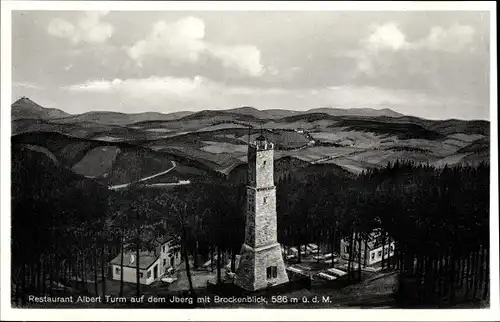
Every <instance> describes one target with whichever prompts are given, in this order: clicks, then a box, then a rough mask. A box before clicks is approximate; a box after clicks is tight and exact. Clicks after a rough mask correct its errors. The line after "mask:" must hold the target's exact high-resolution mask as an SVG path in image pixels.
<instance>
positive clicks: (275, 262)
mask: <svg viewBox="0 0 500 322" xmlns="http://www.w3.org/2000/svg"><path fill="white" fill-rule="evenodd" d="M287 282H288V275H287V273H286V270H285V263H284V262H283V255H282V253H281V245H280V244H279V243H275V244H271V245H267V246H264V247H260V248H255V249H254V248H252V247H250V246H248V245H247V244H243V246H242V247H241V256H240V263H239V265H238V269H237V270H236V278H235V280H234V284H235V285H236V286H238V287H241V288H243V289H245V290H247V291H256V290H261V289H265V288H267V287H272V286H276V285H280V284H284V283H287Z"/></svg>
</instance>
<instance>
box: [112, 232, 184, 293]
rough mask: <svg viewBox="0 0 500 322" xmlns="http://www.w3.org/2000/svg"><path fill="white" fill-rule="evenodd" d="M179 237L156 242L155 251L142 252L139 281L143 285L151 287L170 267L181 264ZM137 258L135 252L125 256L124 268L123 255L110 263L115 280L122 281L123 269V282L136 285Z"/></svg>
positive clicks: (140, 255)
mask: <svg viewBox="0 0 500 322" xmlns="http://www.w3.org/2000/svg"><path fill="white" fill-rule="evenodd" d="M179 241H180V238H179V237H167V238H162V239H157V240H156V241H155V243H156V248H155V250H154V251H150V252H148V251H141V252H140V253H139V270H140V271H139V281H140V283H141V284H145V285H149V284H151V283H153V282H154V281H156V280H158V279H159V278H160V277H161V276H163V275H165V274H166V272H167V270H168V269H169V268H170V267H174V268H175V267H176V266H178V265H179V264H180V263H181V246H180V244H179ZM136 261H137V258H136V253H135V251H129V252H125V253H124V254H123V267H121V253H120V254H118V256H116V257H115V258H113V260H111V262H110V266H111V269H112V277H113V279H114V280H118V281H119V280H120V279H121V270H122V269H123V281H124V282H129V283H136V281H137V277H136V267H137V262H136Z"/></svg>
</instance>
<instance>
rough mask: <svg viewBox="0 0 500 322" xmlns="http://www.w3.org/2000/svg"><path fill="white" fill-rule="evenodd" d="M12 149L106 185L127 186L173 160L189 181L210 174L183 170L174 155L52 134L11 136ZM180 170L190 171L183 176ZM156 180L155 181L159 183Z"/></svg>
mask: <svg viewBox="0 0 500 322" xmlns="http://www.w3.org/2000/svg"><path fill="white" fill-rule="evenodd" d="M12 146H13V147H16V148H23V149H25V150H26V149H27V150H30V151H34V152H38V153H43V154H44V155H45V156H50V157H49V159H50V160H51V161H52V162H53V163H54V164H56V165H57V166H58V167H61V168H64V169H66V171H70V172H72V173H74V174H75V175H80V176H82V177H87V178H91V179H95V180H97V181H98V182H100V183H102V184H106V185H109V184H113V185H114V184H123V183H128V182H132V181H135V180H138V179H140V178H143V177H147V176H151V175H153V174H156V173H158V172H162V171H165V170H167V169H169V168H171V167H172V160H174V159H175V160H177V162H179V163H181V164H180V165H179V167H178V169H176V172H177V177H179V178H182V179H186V180H188V179H192V178H191V177H192V176H191V175H192V174H196V175H200V174H205V175H210V173H208V172H207V171H206V170H204V169H198V171H194V170H193V169H188V168H189V167H187V168H186V167H184V166H183V164H182V163H183V162H185V160H184V159H182V158H181V157H179V156H176V155H169V154H167V153H160V152H154V151H152V150H150V149H147V148H144V147H139V146H134V145H131V144H127V143H109V142H102V141H95V140H86V139H79V138H73V137H68V136H66V135H63V134H60V133H54V132H37V133H27V134H21V135H17V136H14V137H12ZM186 163H188V162H186ZM183 170H189V171H187V172H186V174H184V173H183ZM159 179H165V178H163V177H162V178H159ZM159 179H157V182H161V180H160V181H159Z"/></svg>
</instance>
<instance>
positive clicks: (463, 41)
mask: <svg viewBox="0 0 500 322" xmlns="http://www.w3.org/2000/svg"><path fill="white" fill-rule="evenodd" d="M474 36H475V30H474V28H472V27H471V26H461V25H453V26H451V27H450V28H448V29H445V28H443V27H440V26H435V27H432V29H431V31H430V33H429V35H428V36H427V37H426V38H424V39H422V40H420V41H419V42H416V43H415V44H414V47H415V48H417V49H419V48H425V49H429V50H434V51H444V52H452V53H456V52H461V51H466V50H474V46H473V42H474Z"/></svg>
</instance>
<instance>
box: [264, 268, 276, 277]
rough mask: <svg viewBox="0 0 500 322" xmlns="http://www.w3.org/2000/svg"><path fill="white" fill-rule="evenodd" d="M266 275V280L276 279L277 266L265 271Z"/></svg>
mask: <svg viewBox="0 0 500 322" xmlns="http://www.w3.org/2000/svg"><path fill="white" fill-rule="evenodd" d="M266 273H267V274H266V275H267V279H271V278H276V277H278V267H277V266H269V267H268V268H267V269H266Z"/></svg>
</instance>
